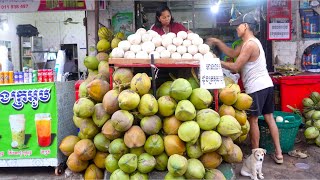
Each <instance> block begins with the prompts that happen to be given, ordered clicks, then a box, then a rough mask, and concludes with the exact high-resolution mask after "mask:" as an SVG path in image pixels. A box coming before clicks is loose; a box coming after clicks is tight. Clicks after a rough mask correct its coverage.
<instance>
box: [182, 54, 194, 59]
mask: <svg viewBox="0 0 320 180" xmlns="http://www.w3.org/2000/svg"><path fill="white" fill-rule="evenodd" d="M181 59H192V55H191V54H190V53H184V54H183V55H182V57H181Z"/></svg>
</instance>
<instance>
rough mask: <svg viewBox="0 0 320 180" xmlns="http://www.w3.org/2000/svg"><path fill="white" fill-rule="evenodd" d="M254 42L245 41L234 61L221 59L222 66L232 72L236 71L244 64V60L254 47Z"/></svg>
mask: <svg viewBox="0 0 320 180" xmlns="http://www.w3.org/2000/svg"><path fill="white" fill-rule="evenodd" d="M255 46H256V44H255V43H254V42H252V41H249V42H247V43H246V45H245V46H243V47H242V50H241V52H240V55H239V56H238V58H237V60H236V62H234V63H233V62H224V61H221V65H222V67H223V68H226V69H229V70H230V71H231V72H233V73H238V72H239V71H240V70H241V68H242V67H243V66H244V64H245V63H246V62H248V61H249V59H250V57H251V55H252V52H253V50H254V49H255Z"/></svg>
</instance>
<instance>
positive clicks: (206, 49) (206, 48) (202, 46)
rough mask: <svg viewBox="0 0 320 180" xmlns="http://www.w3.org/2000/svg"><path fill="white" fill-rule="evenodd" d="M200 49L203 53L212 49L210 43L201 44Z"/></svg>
mask: <svg viewBox="0 0 320 180" xmlns="http://www.w3.org/2000/svg"><path fill="white" fill-rule="evenodd" d="M198 50H199V52H200V53H201V54H206V53H208V52H209V51H210V47H209V46H208V44H200V45H199V46H198Z"/></svg>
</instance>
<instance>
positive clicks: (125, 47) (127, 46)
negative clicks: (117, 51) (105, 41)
mask: <svg viewBox="0 0 320 180" xmlns="http://www.w3.org/2000/svg"><path fill="white" fill-rule="evenodd" d="M130 46H131V43H130V42H129V41H128V40H123V41H120V42H119V44H118V47H119V48H121V49H123V50H124V51H128V50H129V49H130Z"/></svg>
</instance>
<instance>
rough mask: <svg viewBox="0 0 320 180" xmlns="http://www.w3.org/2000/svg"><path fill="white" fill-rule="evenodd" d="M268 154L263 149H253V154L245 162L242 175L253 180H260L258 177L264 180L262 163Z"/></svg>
mask: <svg viewBox="0 0 320 180" xmlns="http://www.w3.org/2000/svg"><path fill="white" fill-rule="evenodd" d="M266 153H267V151H266V150H265V149H262V148H256V149H252V154H251V155H250V156H249V157H248V158H247V159H246V160H245V161H244V162H243V165H242V168H241V175H242V176H250V177H251V179H254V180H257V179H258V177H257V175H258V176H259V178H260V179H264V177H263V174H262V163H263V159H264V155H265V154H266Z"/></svg>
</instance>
